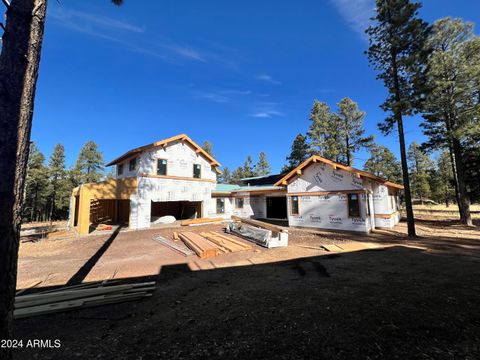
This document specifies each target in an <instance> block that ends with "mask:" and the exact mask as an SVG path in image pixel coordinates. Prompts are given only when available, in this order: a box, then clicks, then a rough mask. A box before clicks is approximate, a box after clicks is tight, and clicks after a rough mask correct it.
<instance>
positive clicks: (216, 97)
mask: <svg viewBox="0 0 480 360" xmlns="http://www.w3.org/2000/svg"><path fill="white" fill-rule="evenodd" d="M195 96H196V97H198V98H202V99H205V100H210V101H213V102H217V103H226V102H229V101H230V98H228V97H226V96H223V95H220V94H218V93H215V92H197V93H195Z"/></svg>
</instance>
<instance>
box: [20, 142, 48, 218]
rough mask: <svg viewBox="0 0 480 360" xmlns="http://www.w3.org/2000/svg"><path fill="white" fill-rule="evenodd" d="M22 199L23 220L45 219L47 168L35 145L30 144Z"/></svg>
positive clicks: (43, 157)
mask: <svg viewBox="0 0 480 360" xmlns="http://www.w3.org/2000/svg"><path fill="white" fill-rule="evenodd" d="M25 184H26V188H25V198H24V205H23V211H24V218H26V219H28V221H42V220H45V219H46V217H47V197H48V196H47V195H48V186H49V183H48V168H47V167H46V166H45V156H43V154H42V153H41V152H40V151H39V150H38V148H37V147H36V146H35V143H33V142H32V143H31V144H30V154H29V157H28V164H27V177H26V182H25Z"/></svg>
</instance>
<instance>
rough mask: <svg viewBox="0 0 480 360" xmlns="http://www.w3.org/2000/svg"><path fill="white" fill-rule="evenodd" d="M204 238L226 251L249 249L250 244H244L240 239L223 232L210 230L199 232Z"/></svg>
mask: <svg viewBox="0 0 480 360" xmlns="http://www.w3.org/2000/svg"><path fill="white" fill-rule="evenodd" d="M200 235H202V236H203V237H204V238H206V239H207V240H209V241H211V242H213V243H214V244H215V245H217V246H219V247H220V248H221V249H223V250H225V251H227V252H237V251H245V250H251V249H252V246H251V245H249V244H245V243H243V242H241V241H238V240H236V239H233V238H231V237H228V236H225V235H223V234H220V233H217V232H214V231H211V232H203V233H200Z"/></svg>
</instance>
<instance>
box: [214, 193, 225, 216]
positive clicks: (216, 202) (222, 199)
mask: <svg viewBox="0 0 480 360" xmlns="http://www.w3.org/2000/svg"><path fill="white" fill-rule="evenodd" d="M219 201H221V202H222V207H223V209H222V210H223V211H221V212H219V211H218V204H219ZM215 206H216V207H215V211H216V214H225V198H221V197H219V198H216V201H215Z"/></svg>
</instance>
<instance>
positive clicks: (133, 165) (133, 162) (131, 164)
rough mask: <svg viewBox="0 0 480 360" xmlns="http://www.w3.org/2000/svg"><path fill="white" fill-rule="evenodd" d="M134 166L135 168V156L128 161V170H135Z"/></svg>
mask: <svg viewBox="0 0 480 360" xmlns="http://www.w3.org/2000/svg"><path fill="white" fill-rule="evenodd" d="M136 168H137V158H133V159H132V160H130V162H129V163H128V170H130V171H135V169H136Z"/></svg>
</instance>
